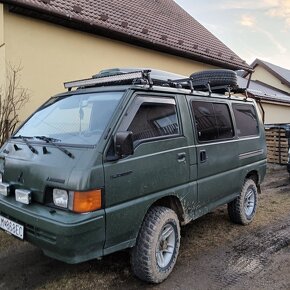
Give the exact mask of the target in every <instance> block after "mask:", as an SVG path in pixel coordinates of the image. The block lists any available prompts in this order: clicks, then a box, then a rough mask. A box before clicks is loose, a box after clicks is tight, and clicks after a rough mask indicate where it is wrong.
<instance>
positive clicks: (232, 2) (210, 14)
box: [175, 0, 290, 69]
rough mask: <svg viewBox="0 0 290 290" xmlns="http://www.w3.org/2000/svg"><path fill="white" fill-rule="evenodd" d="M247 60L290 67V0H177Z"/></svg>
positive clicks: (248, 61)
mask: <svg viewBox="0 0 290 290" xmlns="http://www.w3.org/2000/svg"><path fill="white" fill-rule="evenodd" d="M175 1H176V2H177V3H178V4H179V5H180V6H181V7H183V8H184V9H185V10H186V11H187V12H188V13H190V14H191V15H192V16H193V17H194V18H195V19H196V20H197V21H199V22H200V23H201V24H202V25H204V26H205V27H206V28H207V29H208V30H209V31H211V32H212V33H213V34H214V35H215V36H216V37H218V38H219V39H220V40H221V41H222V42H223V43H225V44H226V45H227V46H228V47H229V48H230V49H232V50H233V51H234V52H235V53H236V54H238V55H239V56H240V57H241V58H242V59H244V60H246V61H247V63H249V64H251V63H252V62H253V61H254V60H255V59H256V58H260V59H262V60H265V61H269V62H271V63H273V64H276V65H279V66H282V67H284V68H287V69H290V0H240V1H238V0H175Z"/></svg>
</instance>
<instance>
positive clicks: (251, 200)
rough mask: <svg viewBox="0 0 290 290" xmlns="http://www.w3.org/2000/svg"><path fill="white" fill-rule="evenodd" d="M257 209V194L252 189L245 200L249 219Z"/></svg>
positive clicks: (245, 208)
mask: <svg viewBox="0 0 290 290" xmlns="http://www.w3.org/2000/svg"><path fill="white" fill-rule="evenodd" d="M254 209H255V192H254V190H253V189H252V188H250V189H249V190H248V191H247V193H246V195H245V198H244V210H245V213H246V215H247V216H248V217H249V216H251V215H252V213H253V212H254Z"/></svg>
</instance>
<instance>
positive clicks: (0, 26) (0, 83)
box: [0, 3, 6, 94]
mask: <svg viewBox="0 0 290 290" xmlns="http://www.w3.org/2000/svg"><path fill="white" fill-rule="evenodd" d="M3 8H4V7H3V4H1V3H0V90H1V91H3V90H4V86H5V67H6V64H5V40H4V11H3ZM1 91H0V94H1Z"/></svg>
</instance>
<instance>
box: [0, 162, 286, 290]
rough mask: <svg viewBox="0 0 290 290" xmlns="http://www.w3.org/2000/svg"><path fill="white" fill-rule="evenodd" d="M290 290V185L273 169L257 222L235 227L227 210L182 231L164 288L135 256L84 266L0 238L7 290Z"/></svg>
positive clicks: (1, 285)
mask: <svg viewBox="0 0 290 290" xmlns="http://www.w3.org/2000/svg"><path fill="white" fill-rule="evenodd" d="M153 288H154V289H156V290H159V289H266V290H267V289H269V290H270V289H271V290H272V289H290V179H289V175H288V173H287V171H286V168H285V167H280V166H271V167H269V168H268V173H267V177H266V180H265V182H264V183H263V187H262V195H260V199H259V209H258V213H257V216H256V219H255V221H254V222H253V223H252V224H251V225H249V226H239V225H234V224H232V223H231V222H230V221H229V218H228V216H227V211H226V207H225V206H224V207H221V208H218V209H217V210H215V211H214V212H212V213H210V214H208V215H206V216H204V217H202V218H200V219H198V220H196V221H194V222H192V223H190V224H189V225H187V226H185V227H184V228H183V229H182V241H181V250H180V255H179V258H178V260H177V264H176V266H175V269H174V271H173V273H172V274H171V276H170V277H169V278H168V279H167V280H166V281H165V282H163V283H162V284H161V285H157V286H156V285H148V284H145V283H143V282H141V281H139V280H138V279H136V278H134V277H133V276H132V274H131V271H130V264H129V254H128V253H127V252H120V253H116V254H113V255H110V256H107V257H105V258H103V260H101V261H97V260H95V261H90V262H86V263H83V264H79V265H67V264H64V263H62V262H58V261H55V260H53V259H50V258H48V257H45V256H44V255H43V254H42V252H41V251H40V250H39V249H37V248H36V247H34V246H32V245H30V244H28V243H26V242H20V241H18V240H16V239H14V238H13V237H10V236H9V235H7V234H6V233H4V232H0V289H5V290H6V289H100V290H102V289H120V290H121V289H153Z"/></svg>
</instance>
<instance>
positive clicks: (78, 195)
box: [72, 189, 102, 213]
mask: <svg viewBox="0 0 290 290" xmlns="http://www.w3.org/2000/svg"><path fill="white" fill-rule="evenodd" d="M72 205H73V208H72V210H73V211H74V212H77V213H85V212H90V211H94V210H97V209H100V208H101V207H102V191H101V189H96V190H91V191H75V192H74V195H73V204H72Z"/></svg>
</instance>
